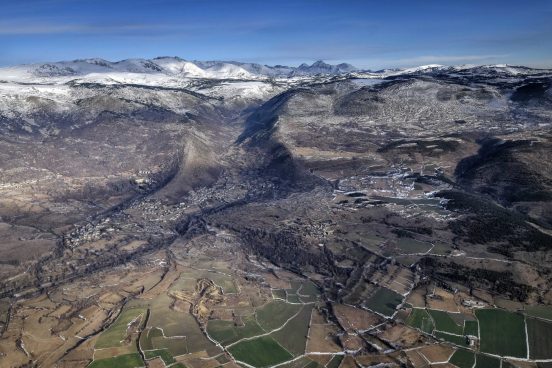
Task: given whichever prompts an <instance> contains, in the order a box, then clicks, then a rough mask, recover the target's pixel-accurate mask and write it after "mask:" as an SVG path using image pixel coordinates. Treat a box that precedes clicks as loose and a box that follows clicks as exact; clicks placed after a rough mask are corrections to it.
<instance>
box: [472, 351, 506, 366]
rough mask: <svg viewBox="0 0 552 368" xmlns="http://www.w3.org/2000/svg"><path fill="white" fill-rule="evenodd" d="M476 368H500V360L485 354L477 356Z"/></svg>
mask: <svg viewBox="0 0 552 368" xmlns="http://www.w3.org/2000/svg"><path fill="white" fill-rule="evenodd" d="M475 368H500V359H498V358H495V357H491V356H488V355H483V354H476V356H475Z"/></svg>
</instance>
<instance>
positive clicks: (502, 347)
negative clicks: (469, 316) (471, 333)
mask: <svg viewBox="0 0 552 368" xmlns="http://www.w3.org/2000/svg"><path fill="white" fill-rule="evenodd" d="M475 314H476V316H477V319H478V320H479V327H480V334H481V336H480V337H481V351H482V352H485V353H490V354H496V355H501V356H512V357H519V358H525V357H527V348H526V346H527V344H526V336H525V321H524V317H523V315H521V314H517V313H512V312H507V311H504V310H500V309H480V310H477V311H476V312H475Z"/></svg>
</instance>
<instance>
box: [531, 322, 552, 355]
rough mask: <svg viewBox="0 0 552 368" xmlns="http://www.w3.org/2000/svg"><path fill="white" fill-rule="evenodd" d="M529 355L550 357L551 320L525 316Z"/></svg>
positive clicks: (551, 347) (551, 349)
mask: <svg viewBox="0 0 552 368" xmlns="http://www.w3.org/2000/svg"><path fill="white" fill-rule="evenodd" d="M527 334H528V339H529V357H530V358H531V359H552V322H545V321H542V320H538V319H535V318H527Z"/></svg>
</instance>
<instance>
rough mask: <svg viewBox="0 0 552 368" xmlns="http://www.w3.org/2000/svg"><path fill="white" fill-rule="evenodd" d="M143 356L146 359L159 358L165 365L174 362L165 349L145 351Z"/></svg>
mask: <svg viewBox="0 0 552 368" xmlns="http://www.w3.org/2000/svg"><path fill="white" fill-rule="evenodd" d="M144 355H145V356H146V359H153V358H155V357H160V358H161V359H162V360H163V362H164V363H165V365H169V364H172V363H174V362H176V361H175V360H174V358H173V356H172V355H171V354H170V353H169V352H168V351H167V350H165V349H160V350H151V351H145V352H144Z"/></svg>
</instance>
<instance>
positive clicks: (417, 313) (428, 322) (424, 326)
mask: <svg viewBox="0 0 552 368" xmlns="http://www.w3.org/2000/svg"><path fill="white" fill-rule="evenodd" d="M406 324H407V325H409V326H411V327H414V328H418V329H420V330H421V331H423V332H425V333H428V334H431V333H432V332H433V328H434V326H433V320H432V319H431V316H430V315H429V314H428V313H427V311H426V310H425V309H421V308H413V309H412V312H410V315H409V316H408V319H407V320H406Z"/></svg>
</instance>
